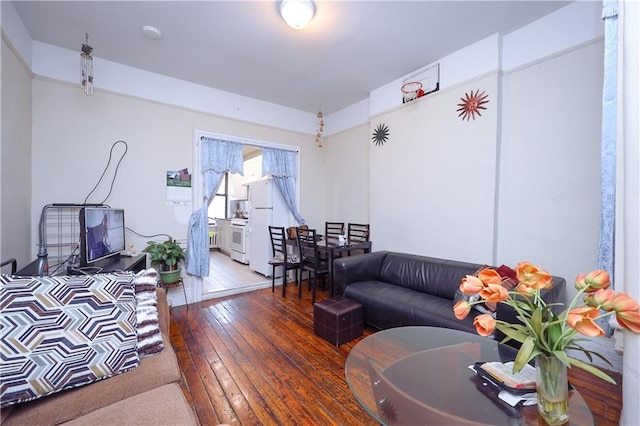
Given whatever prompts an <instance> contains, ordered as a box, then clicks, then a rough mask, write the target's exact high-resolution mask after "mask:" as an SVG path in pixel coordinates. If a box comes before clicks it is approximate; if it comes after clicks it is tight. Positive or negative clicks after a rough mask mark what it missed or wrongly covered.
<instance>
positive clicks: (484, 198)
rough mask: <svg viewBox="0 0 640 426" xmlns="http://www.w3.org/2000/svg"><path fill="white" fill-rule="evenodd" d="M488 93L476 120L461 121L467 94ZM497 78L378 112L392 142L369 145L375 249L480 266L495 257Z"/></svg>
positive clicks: (437, 93)
mask: <svg viewBox="0 0 640 426" xmlns="http://www.w3.org/2000/svg"><path fill="white" fill-rule="evenodd" d="M478 89H479V90H480V91H481V92H482V91H484V92H485V94H486V95H488V100H489V103H488V104H486V106H487V109H486V110H485V111H482V117H477V119H476V120H472V119H470V120H468V121H462V120H461V119H460V118H459V117H458V112H456V109H457V106H456V104H457V103H458V102H459V99H460V98H461V97H464V95H465V93H470V92H471V91H476V90H478ZM497 93H498V76H497V73H494V74H493V75H490V76H487V77H484V78H482V79H479V80H477V81H474V82H472V83H470V84H469V85H465V86H460V87H457V88H452V89H449V90H441V91H439V92H436V93H434V94H431V95H428V96H426V97H424V98H420V99H418V100H416V101H413V102H411V103H409V104H405V105H404V106H402V107H400V108H397V109H395V110H393V111H392V112H389V113H386V114H382V115H379V116H378V117H376V118H375V119H374V120H372V122H371V127H370V132H373V131H374V129H375V128H376V126H378V125H379V124H385V125H387V126H388V127H389V134H390V136H389V140H388V142H387V143H385V144H384V145H382V146H376V145H374V144H370V156H371V165H370V182H371V183H370V185H371V195H370V196H371V208H370V211H371V227H372V229H373V232H375V235H376V238H375V240H374V245H375V249H376V250H394V251H402V252H407V253H415V254H422V255H427V256H433V257H440V258H445V259H458V260H464V261H469V262H477V263H490V262H491V260H492V247H493V230H494V224H493V219H494V204H495V200H494V197H495V181H496V158H497V157H496V149H497V120H498V107H497V104H498V99H497Z"/></svg>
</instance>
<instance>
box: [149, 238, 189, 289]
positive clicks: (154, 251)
mask: <svg viewBox="0 0 640 426" xmlns="http://www.w3.org/2000/svg"><path fill="white" fill-rule="evenodd" d="M142 251H143V252H145V253H149V257H150V258H151V264H152V265H160V270H159V271H158V272H159V273H160V280H161V281H162V282H163V283H164V284H171V283H175V282H176V281H178V280H179V279H180V268H179V264H180V261H181V260H184V258H185V252H184V249H183V248H182V247H180V245H179V244H178V243H177V242H175V240H173V239H172V238H169V239H168V240H167V241H164V242H161V243H159V242H156V241H148V242H147V247H145V249H144V250H142Z"/></svg>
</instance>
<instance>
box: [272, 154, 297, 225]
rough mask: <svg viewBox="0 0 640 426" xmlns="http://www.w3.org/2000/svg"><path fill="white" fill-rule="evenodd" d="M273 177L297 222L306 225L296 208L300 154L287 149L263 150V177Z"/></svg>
mask: <svg viewBox="0 0 640 426" xmlns="http://www.w3.org/2000/svg"><path fill="white" fill-rule="evenodd" d="M269 174H270V175H271V176H272V177H273V181H274V182H275V184H276V187H277V188H278V190H280V193H281V194H282V197H283V198H284V200H285V202H286V203H287V207H289V210H291V213H292V214H293V217H294V218H295V220H296V221H297V222H298V223H299V224H301V225H304V223H305V222H304V218H303V217H302V215H301V214H300V212H299V211H298V207H297V206H296V181H297V180H298V153H297V152H295V151H289V150H285V149H277V148H265V147H263V148H262V175H263V176H266V175H269Z"/></svg>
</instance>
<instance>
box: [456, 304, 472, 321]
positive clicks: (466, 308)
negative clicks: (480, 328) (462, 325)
mask: <svg viewBox="0 0 640 426" xmlns="http://www.w3.org/2000/svg"><path fill="white" fill-rule="evenodd" d="M469 312H471V305H470V304H469V302H467V301H466V300H459V301H458V302H457V303H456V304H455V305H453V314H454V315H455V316H456V318H458V319H459V320H462V319H465V318H466V317H467V315H469Z"/></svg>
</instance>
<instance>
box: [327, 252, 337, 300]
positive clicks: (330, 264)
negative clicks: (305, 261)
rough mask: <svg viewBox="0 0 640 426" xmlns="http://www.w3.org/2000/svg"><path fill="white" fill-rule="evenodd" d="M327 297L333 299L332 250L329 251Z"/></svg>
mask: <svg viewBox="0 0 640 426" xmlns="http://www.w3.org/2000/svg"><path fill="white" fill-rule="evenodd" d="M328 260H329V297H333V261H334V260H335V259H334V258H333V249H329V259H328Z"/></svg>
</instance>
